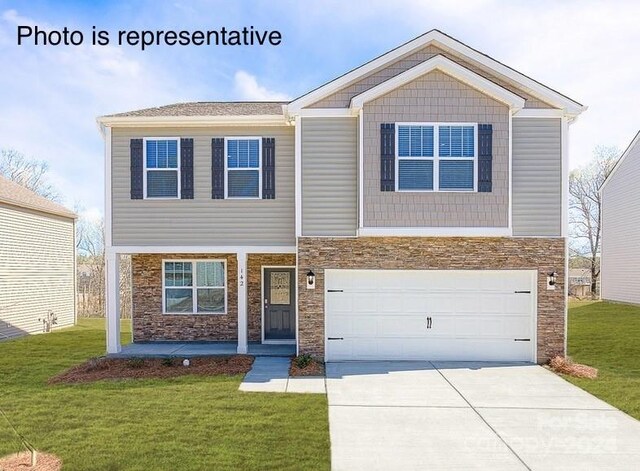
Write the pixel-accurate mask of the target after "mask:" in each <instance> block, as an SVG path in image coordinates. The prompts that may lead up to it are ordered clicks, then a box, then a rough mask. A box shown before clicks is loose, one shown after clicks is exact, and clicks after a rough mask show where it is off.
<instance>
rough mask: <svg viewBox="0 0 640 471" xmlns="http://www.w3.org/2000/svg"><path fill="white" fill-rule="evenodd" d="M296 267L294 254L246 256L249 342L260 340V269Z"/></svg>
mask: <svg viewBox="0 0 640 471" xmlns="http://www.w3.org/2000/svg"><path fill="white" fill-rule="evenodd" d="M263 266H276V267H280V266H291V267H295V266H296V254H293V253H291V254H249V255H248V256H247V297H248V299H247V310H248V312H247V317H248V324H249V325H248V330H249V342H260V341H261V340H262V267H263Z"/></svg>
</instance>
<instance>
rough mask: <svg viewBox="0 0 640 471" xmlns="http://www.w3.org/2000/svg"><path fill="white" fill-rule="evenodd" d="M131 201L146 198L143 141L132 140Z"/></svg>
mask: <svg viewBox="0 0 640 471" xmlns="http://www.w3.org/2000/svg"><path fill="white" fill-rule="evenodd" d="M130 148H131V199H132V200H141V199H142V198H144V183H143V182H144V162H143V155H142V139H131V143H130Z"/></svg>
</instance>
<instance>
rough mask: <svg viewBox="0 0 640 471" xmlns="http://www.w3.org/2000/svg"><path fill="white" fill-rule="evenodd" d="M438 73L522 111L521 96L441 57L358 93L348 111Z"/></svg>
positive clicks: (522, 101)
mask: <svg viewBox="0 0 640 471" xmlns="http://www.w3.org/2000/svg"><path fill="white" fill-rule="evenodd" d="M434 70H439V71H441V72H444V73H445V74H447V75H450V76H452V77H453V78H455V79H457V80H459V81H461V82H463V83H465V84H467V85H469V86H471V87H473V88H475V89H476V90H479V91H481V92H483V93H484V94H486V95H488V96H490V97H492V98H494V99H496V100H498V101H500V102H502V103H504V104H506V105H508V106H509V107H511V108H514V109H522V108H524V103H525V99H524V98H522V97H521V96H518V95H516V94H515V93H513V92H510V91H509V90H507V89H506V88H503V87H501V86H500V85H498V84H496V83H494V82H492V81H490V80H487V79H486V78H484V77H482V76H480V75H478V74H476V73H475V72H473V71H471V70H469V69H467V68H466V67H463V66H461V65H460V64H458V63H456V62H454V61H452V60H451V59H447V58H446V57H444V56H442V55H437V56H434V57H432V58H431V59H429V60H426V61H424V62H421V63H420V64H418V65H416V66H415V67H412V68H410V69H408V70H406V71H405V72H402V73H401V74H398V75H396V76H395V77H392V78H390V79H389V80H386V81H384V82H382V83H381V84H379V85H376V86H375V87H372V88H370V89H368V90H367V91H365V92H363V93H360V94H359V95H356V96H354V97H353V98H351V108H353V109H354V110H359V109H360V108H362V106H363V105H364V104H365V103H367V102H369V101H371V100H375V99H376V98H378V97H380V96H382V95H385V94H387V93H389V92H391V91H392V90H395V89H396V88H398V87H401V86H403V85H405V84H407V83H409V82H411V81H413V80H415V79H417V78H419V77H422V76H423V75H426V74H428V73H429V72H433V71H434Z"/></svg>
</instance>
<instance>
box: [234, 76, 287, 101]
mask: <svg viewBox="0 0 640 471" xmlns="http://www.w3.org/2000/svg"><path fill="white" fill-rule="evenodd" d="M234 90H235V93H236V95H237V97H238V99H239V100H247V101H287V100H289V99H290V97H289V96H288V95H286V94H285V93H280V92H276V91H273V90H269V89H267V88H265V87H263V86H262V85H260V84H258V80H257V79H256V77H255V75H251V74H250V73H248V72H245V71H244V70H238V71H237V72H236V73H235V76H234Z"/></svg>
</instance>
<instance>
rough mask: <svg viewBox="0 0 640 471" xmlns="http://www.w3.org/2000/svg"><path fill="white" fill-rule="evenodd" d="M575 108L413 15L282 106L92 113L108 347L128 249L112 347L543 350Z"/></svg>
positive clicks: (560, 261)
mask: <svg viewBox="0 0 640 471" xmlns="http://www.w3.org/2000/svg"><path fill="white" fill-rule="evenodd" d="M584 110H585V107H584V106H583V105H581V104H579V103H577V102H575V101H574V100H572V99H570V98H567V97H566V96H564V95H562V94H560V93H558V92H557V91H555V90H553V89H551V88H549V87H547V86H545V85H542V84H541V83H539V82H536V81H535V80H533V79H531V78H529V77H527V76H526V75H523V74H521V73H519V72H517V71H515V70H514V69H511V68H510V67H508V66H506V65H504V64H502V63H500V62H498V61H496V60H495V59H492V58H491V57H489V56H487V55H485V54H483V53H480V52H478V51H476V50H475V49H472V48H471V47H469V46H467V45H465V44H463V43H461V42H459V41H457V40H455V39H453V38H451V37H450V36H447V35H446V34H443V33H442V32H440V31H437V30H433V31H430V32H428V33H426V34H424V35H422V36H420V37H418V38H416V39H413V40H411V41H409V42H407V43H405V44H403V45H401V46H399V47H397V48H396V49H393V50H392V51H389V52H387V53H385V54H383V55H381V56H380V57H377V58H375V59H373V60H371V61H370V62H367V63H366V64H364V65H362V66H360V67H357V68H355V69H353V70H351V71H350V72H347V73H346V74H344V75H342V76H340V77H339V78H337V79H335V80H333V81H331V82H329V83H327V84H325V85H322V86H320V87H318V88H317V89H315V90H313V91H311V92H309V93H307V94H305V95H303V96H301V97H299V98H297V99H295V100H293V101H291V102H289V103H247V102H239V103H206V102H205V103H203V102H197V103H183V104H175V105H168V106H162V107H159V108H152V109H144V110H139V111H132V112H127V113H121V114H116V115H111V116H104V117H101V118H99V123H100V126H101V129H102V132H103V135H104V139H105V149H106V153H105V155H106V182H107V183H106V245H107V248H106V253H107V273H108V275H107V277H108V281H107V291H108V296H107V300H108V334H107V350H108V352H110V353H116V352H118V351H119V350H120V343H119V339H120V336H119V315H118V308H117V306H118V299H117V296H118V289H117V287H118V258H119V256H120V255H121V254H132V256H133V259H132V266H133V268H132V269H133V277H132V279H133V340H134V342H146V341H167V340H174V341H175V340H179V341H232V342H237V351H238V352H239V353H246V352H247V349H248V346H249V345H250V344H251V343H252V342H258V343H265V344H266V343H291V344H295V346H296V349H297V352H298V353H301V354H302V353H310V354H312V355H314V356H316V357H320V358H323V359H325V360H327V361H332V360H359V359H383V360H385V359H445V360H522V361H532V362H544V361H546V360H548V359H549V358H550V357H552V356H554V355H558V354H564V352H565V328H566V278H565V277H566V273H567V268H566V261H567V257H566V235H567V180H568V178H567V175H568V172H567V139H568V128H569V124H570V123H571V122H572V121H573V120H574V119H575V118H576V117H577V116H578V115H579V114H580V113H581V112H582V111H584Z"/></svg>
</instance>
